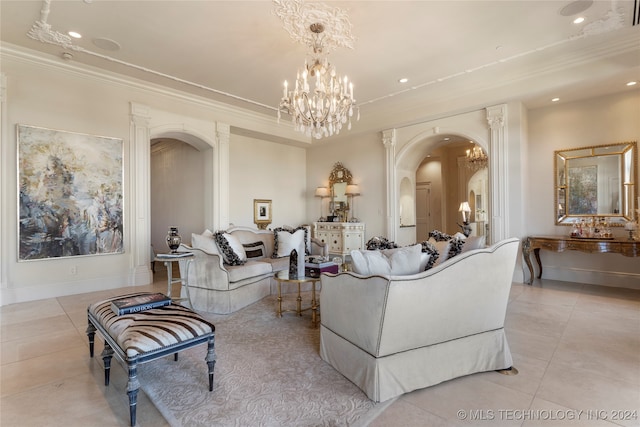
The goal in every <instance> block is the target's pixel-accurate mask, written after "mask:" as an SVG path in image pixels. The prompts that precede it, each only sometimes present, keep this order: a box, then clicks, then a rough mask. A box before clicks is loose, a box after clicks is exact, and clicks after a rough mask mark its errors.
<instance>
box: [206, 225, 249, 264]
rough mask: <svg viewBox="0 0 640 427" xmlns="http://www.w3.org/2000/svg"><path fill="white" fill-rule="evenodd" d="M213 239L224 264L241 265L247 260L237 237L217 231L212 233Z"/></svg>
mask: <svg viewBox="0 0 640 427" xmlns="http://www.w3.org/2000/svg"><path fill="white" fill-rule="evenodd" d="M214 240H215V242H216V245H217V246H218V252H219V253H220V254H221V255H222V258H224V263H225V264H229V265H242V264H244V263H245V262H246V261H247V254H246V252H245V251H244V246H242V243H240V240H238V238H237V237H235V236H232V235H231V234H229V233H225V232H224V231H218V232H216V233H215V234H214Z"/></svg>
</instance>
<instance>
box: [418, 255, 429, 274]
mask: <svg viewBox="0 0 640 427" xmlns="http://www.w3.org/2000/svg"><path fill="white" fill-rule="evenodd" d="M430 259H431V254H430V253H429V252H420V271H424V270H426V268H427V264H429V260H430Z"/></svg>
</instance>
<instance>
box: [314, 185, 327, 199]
mask: <svg viewBox="0 0 640 427" xmlns="http://www.w3.org/2000/svg"><path fill="white" fill-rule="evenodd" d="M315 196H316V197H329V189H328V188H327V187H317V188H316V194H315Z"/></svg>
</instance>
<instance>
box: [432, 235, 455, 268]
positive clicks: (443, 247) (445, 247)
mask: <svg viewBox="0 0 640 427" xmlns="http://www.w3.org/2000/svg"><path fill="white" fill-rule="evenodd" d="M429 243H431V244H433V246H435V247H436V250H437V251H438V253H439V254H440V256H439V257H438V259H437V260H436V264H435V265H439V264H442V263H443V262H445V261H446V260H447V258H449V249H450V247H451V243H450V242H449V241H448V240H445V241H442V242H436V241H435V239H433V238H429Z"/></svg>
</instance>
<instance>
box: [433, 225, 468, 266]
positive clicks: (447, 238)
mask: <svg viewBox="0 0 640 427" xmlns="http://www.w3.org/2000/svg"><path fill="white" fill-rule="evenodd" d="M429 239H430V240H431V239H433V241H434V242H448V244H447V245H445V246H444V247H443V250H442V251H440V253H441V254H442V258H441V260H440V262H444V261H446V260H448V259H449V258H453V257H454V256H456V255H458V254H460V252H462V246H463V245H464V239H463V238H461V237H458V236H457V235H456V236H452V235H450V234H447V233H443V232H442V231H438V230H433V231H430V232H429Z"/></svg>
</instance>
